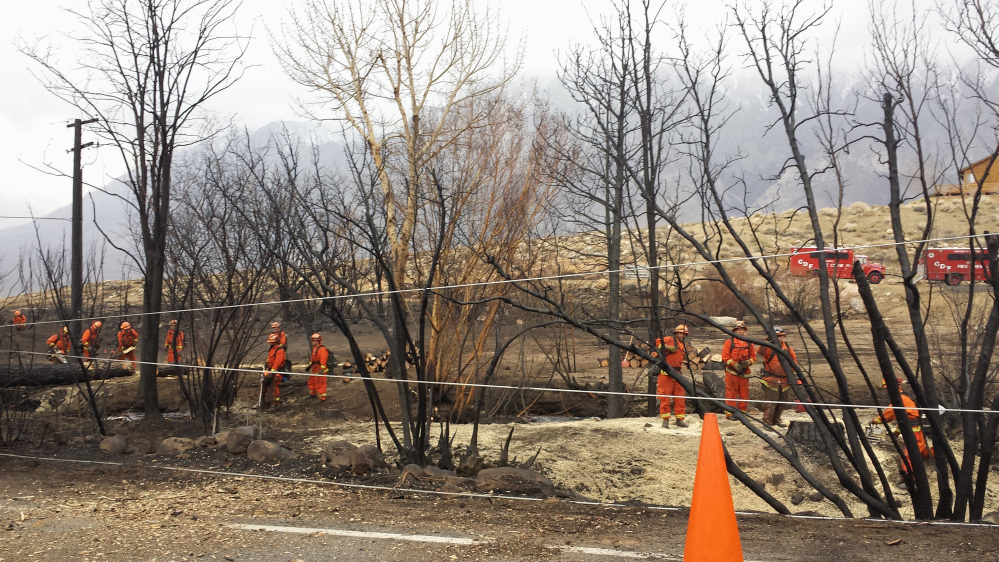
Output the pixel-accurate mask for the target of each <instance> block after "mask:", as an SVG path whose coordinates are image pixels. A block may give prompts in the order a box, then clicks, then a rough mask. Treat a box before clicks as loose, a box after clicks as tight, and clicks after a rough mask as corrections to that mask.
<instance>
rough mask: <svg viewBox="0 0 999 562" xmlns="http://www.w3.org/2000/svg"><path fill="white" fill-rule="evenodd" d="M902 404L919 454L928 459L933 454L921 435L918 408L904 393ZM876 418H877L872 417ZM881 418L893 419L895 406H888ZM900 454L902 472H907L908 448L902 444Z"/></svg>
mask: <svg viewBox="0 0 999 562" xmlns="http://www.w3.org/2000/svg"><path fill="white" fill-rule="evenodd" d="M902 405H903V406H905V415H906V417H908V418H909V426H910V427H911V428H912V434H913V435H915V436H916V443H918V444H919V454H921V455H922V456H923V458H924V459H928V458H930V457H932V456H933V451H932V450H931V449H930V448H929V447H927V446H926V438H925V437H923V424H922V422H920V421H919V410H917V409H916V407H917V406H916V402H915V401H913V399H912V398H909V397H908V396H906V395H904V394H903V395H902ZM874 419H875V420H877V419H878V418H874ZM883 419H884V421H885V423H888V422H890V421H895V408H888V409H886V410H885V413H884V416H883ZM902 455H903V456H904V457H905V461H906V462H904V463H902V472H908V471H909V469H908V468H907V467H908V466H909V465H910V464H912V461H911V460H909V450H908V449H906V448H905V447H904V446H903V447H902Z"/></svg>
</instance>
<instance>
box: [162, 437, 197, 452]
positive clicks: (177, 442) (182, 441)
mask: <svg viewBox="0 0 999 562" xmlns="http://www.w3.org/2000/svg"><path fill="white" fill-rule="evenodd" d="M193 448H194V440H193V439H187V438H185V437H167V438H166V439H164V440H163V441H160V444H159V445H157V446H156V454H157V455H171V456H172V455H179V454H181V453H183V452H185V451H189V450H191V449H193Z"/></svg>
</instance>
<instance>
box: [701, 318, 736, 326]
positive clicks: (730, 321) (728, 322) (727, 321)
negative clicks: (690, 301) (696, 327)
mask: <svg viewBox="0 0 999 562" xmlns="http://www.w3.org/2000/svg"><path fill="white" fill-rule="evenodd" d="M708 318H709V319H710V320H711V321H712V322H714V323H715V324H719V325H721V326H725V327H726V328H731V327H732V326H735V323H736V321H737V320H738V319H737V318H733V317H732V316H709V317H708Z"/></svg>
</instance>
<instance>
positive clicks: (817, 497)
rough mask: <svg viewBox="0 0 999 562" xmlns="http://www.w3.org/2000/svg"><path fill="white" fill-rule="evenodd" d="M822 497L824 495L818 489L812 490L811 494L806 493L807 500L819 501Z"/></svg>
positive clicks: (823, 497)
mask: <svg viewBox="0 0 999 562" xmlns="http://www.w3.org/2000/svg"><path fill="white" fill-rule="evenodd" d="M824 499H825V496H823V495H822V492H819V491H815V492H812V493H811V494H808V501H813V502H820V501H822V500H824Z"/></svg>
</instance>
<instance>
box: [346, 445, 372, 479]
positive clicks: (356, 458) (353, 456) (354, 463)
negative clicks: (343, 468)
mask: <svg viewBox="0 0 999 562" xmlns="http://www.w3.org/2000/svg"><path fill="white" fill-rule="evenodd" d="M350 470H351V472H353V473H354V474H356V475H357V476H364V475H365V474H367V473H368V471H369V470H371V463H369V462H368V457H367V456H365V454H364V453H363V452H362V451H361V450H360V449H351V451H350Z"/></svg>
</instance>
